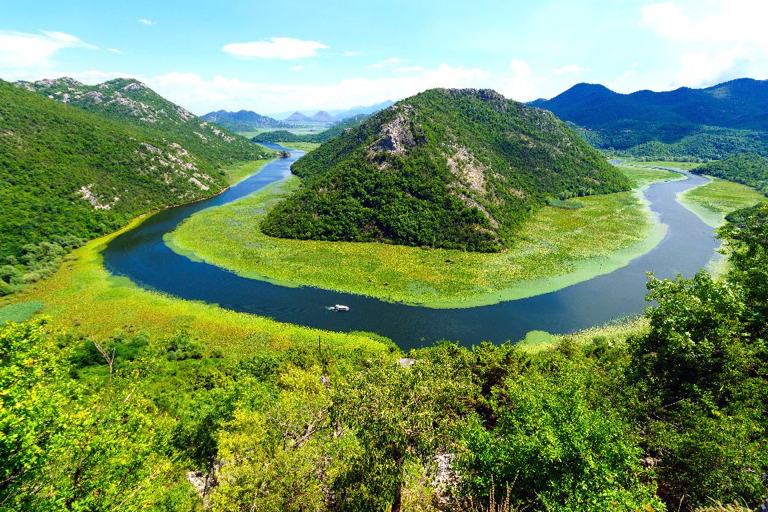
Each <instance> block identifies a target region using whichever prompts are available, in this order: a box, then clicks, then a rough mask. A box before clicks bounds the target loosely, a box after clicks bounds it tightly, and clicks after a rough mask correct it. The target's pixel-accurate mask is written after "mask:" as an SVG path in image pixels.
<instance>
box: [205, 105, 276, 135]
mask: <svg viewBox="0 0 768 512" xmlns="http://www.w3.org/2000/svg"><path fill="white" fill-rule="evenodd" d="M200 118H201V119H204V120H206V121H210V122H211V123H216V124H217V125H219V126H221V127H222V128H226V129H227V130H232V131H233V132H252V131H254V130H258V129H260V128H290V127H291V125H290V124H287V123H284V122H282V121H278V120H277V119H273V118H271V117H269V116H262V115H260V114H257V113H256V112H253V111H251V110H239V111H237V112H228V111H226V110H217V111H216V112H208V113H207V114H205V115H202V116H200Z"/></svg>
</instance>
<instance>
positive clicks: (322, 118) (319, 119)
mask: <svg viewBox="0 0 768 512" xmlns="http://www.w3.org/2000/svg"><path fill="white" fill-rule="evenodd" d="M336 121H338V119H336V118H335V117H333V116H332V115H331V114H329V113H328V112H326V111H325V110H320V111H319V112H316V113H315V114H313V115H311V116H307V115H304V114H302V113H301V112H298V111H296V112H294V113H293V114H291V115H289V116H288V117H286V118H285V119H283V123H288V124H289V125H295V124H301V123H335V122H336Z"/></svg>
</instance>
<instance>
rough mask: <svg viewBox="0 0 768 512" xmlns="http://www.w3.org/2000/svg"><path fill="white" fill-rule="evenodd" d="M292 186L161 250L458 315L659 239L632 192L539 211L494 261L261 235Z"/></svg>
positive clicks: (649, 177) (641, 176)
mask: <svg viewBox="0 0 768 512" xmlns="http://www.w3.org/2000/svg"><path fill="white" fill-rule="evenodd" d="M622 171H623V172H624V173H625V174H626V176H627V177H628V179H630V180H632V181H633V182H634V183H635V184H636V185H637V186H638V187H642V186H645V185H647V184H649V183H651V182H654V181H661V180H667V179H676V178H678V177H679V175H678V174H676V173H671V172H668V171H659V170H653V169H639V168H622ZM299 186H300V184H299V182H298V180H297V179H296V178H290V179H288V180H287V181H283V182H279V183H277V184H274V185H270V186H269V187H267V188H265V189H264V190H262V191H259V192H257V193H255V194H253V195H251V196H248V197H246V198H243V199H241V200H239V201H237V202H235V203H232V204H229V205H225V206H223V207H219V208H212V209H208V210H204V211H202V212H199V213H197V214H195V215H194V216H192V217H191V218H190V219H187V220H186V221H185V222H184V223H182V224H181V225H180V226H179V228H177V230H176V231H174V232H173V233H170V234H168V235H167V236H166V242H167V243H168V245H169V246H170V247H171V248H173V249H174V250H176V251H177V252H179V253H181V254H183V255H186V256H189V257H193V258H198V259H202V260H205V261H207V262H209V263H212V264H215V265H219V266H221V267H224V268H228V269H231V270H234V271H235V272H237V273H238V274H240V275H242V276H244V277H250V278H256V279H267V280H269V281H272V282H277V283H279V284H283V285H310V286H318V287H321V288H327V289H334V290H339V291H344V292H351V293H358V294H362V295H370V296H373V297H377V298H380V299H383V300H388V301H392V302H406V303H411V304H423V305H426V306H430V307H461V306H464V307H466V306H473V305H478V304H493V303H496V302H500V301H502V300H511V299H516V298H522V297H527V296H532V295H537V294H540V293H544V292H546V291H552V290H554V289H558V288H561V287H563V286H566V285H568V284H572V283H575V282H579V281H582V280H585V279H589V278H590V277H593V276H595V275H599V274H601V273H607V272H610V271H612V270H614V269H615V268H618V267H620V266H622V265H624V264H626V263H627V262H628V261H629V260H630V259H632V258H633V257H636V256H638V255H640V254H642V253H643V252H645V251H647V250H649V249H650V248H652V247H654V246H655V245H656V243H658V242H659V241H660V238H661V236H663V231H661V229H660V228H659V226H658V224H656V223H655V221H654V220H653V219H652V218H651V217H650V214H649V212H648V211H647V208H646V206H645V205H644V203H643V202H642V201H641V200H640V199H639V197H638V192H634V193H633V192H621V193H616V194H607V195H601V196H591V197H583V198H579V199H578V203H579V204H580V205H581V207H580V208H576V209H570V208H551V207H550V208H543V209H541V210H539V211H538V212H537V213H536V214H535V215H534V216H533V217H532V218H531V219H530V220H529V221H527V222H526V223H525V224H524V225H523V227H522V229H521V231H520V240H519V241H518V242H517V243H516V244H515V245H514V246H513V247H512V248H510V249H509V250H508V251H505V252H502V253H474V252H467V251H457V250H446V249H420V248H414V247H405V246H398V245H392V244H382V243H349V242H318V241H306V240H289V239H279V238H274V237H269V236H267V235H265V234H264V233H263V232H261V230H260V228H259V220H260V219H261V218H263V216H264V215H265V214H266V213H267V212H269V211H270V209H272V208H274V207H275V205H276V204H279V202H280V201H282V200H283V198H284V197H285V195H286V194H290V193H291V192H292V191H293V190H295V189H296V188H297V187H299ZM572 202H573V201H569V202H566V204H570V203H572Z"/></svg>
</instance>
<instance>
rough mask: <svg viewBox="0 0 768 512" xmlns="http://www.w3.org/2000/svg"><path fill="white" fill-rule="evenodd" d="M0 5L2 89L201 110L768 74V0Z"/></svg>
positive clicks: (527, 94)
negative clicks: (47, 87) (105, 91)
mask: <svg viewBox="0 0 768 512" xmlns="http://www.w3.org/2000/svg"><path fill="white" fill-rule="evenodd" d="M0 2H1V3H2V4H4V5H3V6H2V9H0V11H1V12H0V78H2V79H4V80H9V81H15V80H20V79H23V80H38V79H41V78H57V77H61V76H69V77H73V78H75V79H77V80H80V81H81V82H84V83H88V84H95V83H99V82H103V81H105V80H109V79H112V78H117V77H133V78H137V79H139V80H141V81H143V82H144V83H146V84H147V85H148V86H150V87H151V88H153V89H154V90H156V91H157V92H158V93H160V94H161V95H163V96H165V97H166V98H168V99H170V100H172V101H174V102H176V103H178V104H180V105H182V106H184V107H186V108H187V109H189V110H191V111H192V112H194V113H196V114H204V113H206V112H209V111H212V110H219V109H225V110H240V109H248V110H254V111H256V112H259V113H261V114H270V113H276V112H286V111H293V110H314V109H326V110H330V109H340V108H348V107H353V106H358V105H370V104H375V103H379V102H381V101H384V100H387V99H391V100H398V99H402V98H405V97H407V96H410V95H412V94H415V93H418V92H420V91H423V90H426V89H429V88H433V87H474V88H492V89H495V90H497V91H499V92H501V93H502V94H504V95H505V96H506V97H508V98H512V99H515V100H518V101H530V100H533V99H536V98H541V97H544V98H550V97H553V96H555V95H557V94H559V93H561V92H563V91H565V90H567V89H568V88H569V87H571V86H572V85H574V84H576V83H579V82H589V83H601V84H603V85H606V86H607V87H609V88H611V89H613V90H615V91H618V92H622V93H628V92H634V91H637V90H642V89H651V90H655V91H662V90H670V89H675V88H678V87H681V86H687V87H705V86H709V85H714V84H716V83H720V82H723V81H726V80H730V79H733V78H739V77H745V76H747V77H751V78H757V79H766V78H768V30H766V29H765V25H764V24H765V20H767V19H768V0H672V1H667V2H658V1H652V0H610V1H609V0H579V1H564V0H560V1H546V0H537V1H530V0H529V1H518V0H505V1H500V0H496V1H486V0H471V1H470V0H461V1H454V0H435V1H432V0H429V1H419V0H408V1H401V0H394V1H383V2H369V1H364V0H357V1H351V0H348V1H333V0H324V1H318V0H311V1H292V0H281V1H264V0H261V1H243V0H227V1H219V0H206V1H195V0H185V1H175V0H162V1H160V0H152V1H147V0H132V1H130V2H126V1H120V2H115V1H111V0H100V1H91V0H67V1H61V0H56V1H49V0H25V1H24V2H11V1H10V0H0Z"/></svg>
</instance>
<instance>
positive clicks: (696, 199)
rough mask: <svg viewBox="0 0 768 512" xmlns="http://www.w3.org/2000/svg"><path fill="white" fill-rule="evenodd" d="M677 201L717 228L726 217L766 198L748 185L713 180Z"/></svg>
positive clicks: (684, 194)
mask: <svg viewBox="0 0 768 512" xmlns="http://www.w3.org/2000/svg"><path fill="white" fill-rule="evenodd" d="M697 170H698V169H697ZM677 200H678V201H679V202H680V204H682V205H683V206H685V207H686V208H688V209H689V210H691V211H692V212H693V213H695V214H696V215H698V216H699V217H700V218H701V220H703V221H704V222H706V223H707V224H709V225H710V226H712V227H714V228H717V227H720V226H721V225H722V224H723V223H724V222H725V216H726V215H728V214H729V213H731V212H733V211H736V210H739V209H741V208H746V207H748V206H754V205H756V204H757V203H760V202H763V201H765V196H763V195H762V194H760V193H759V192H757V191H756V190H754V189H753V188H750V187H747V186H746V185H741V184H739V183H733V182H731V181H726V180H721V179H719V178H713V179H712V181H711V182H709V183H707V184H705V185H702V186H700V187H696V188H692V189H689V190H687V191H685V192H683V193H682V194H679V195H678V197H677Z"/></svg>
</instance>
